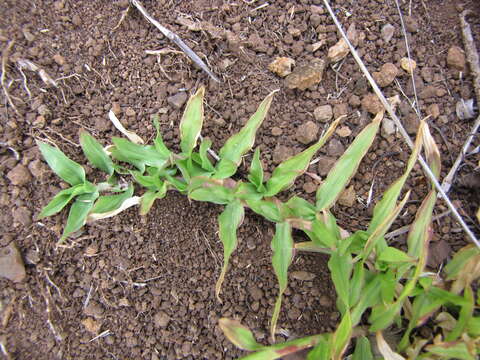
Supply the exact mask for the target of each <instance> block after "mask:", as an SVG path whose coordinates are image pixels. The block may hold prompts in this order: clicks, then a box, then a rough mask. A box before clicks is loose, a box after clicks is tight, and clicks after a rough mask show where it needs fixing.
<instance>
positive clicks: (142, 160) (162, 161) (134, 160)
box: [112, 137, 169, 172]
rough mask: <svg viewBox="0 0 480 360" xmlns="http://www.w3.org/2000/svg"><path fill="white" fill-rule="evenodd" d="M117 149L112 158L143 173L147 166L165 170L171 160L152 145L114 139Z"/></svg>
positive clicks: (113, 150) (115, 148)
mask: <svg viewBox="0 0 480 360" xmlns="http://www.w3.org/2000/svg"><path fill="white" fill-rule="evenodd" d="M112 142H113V144H114V145H115V147H114V148H113V149H112V156H113V157H114V158H116V159H117V160H119V161H125V162H127V163H129V164H132V165H134V166H135V167H137V168H138V169H139V170H140V171H141V172H143V171H144V169H145V165H149V166H154V167H157V168H164V167H165V166H167V165H168V163H169V158H166V157H165V156H164V155H162V154H160V153H159V152H158V151H157V150H156V149H155V147H154V146H152V145H138V144H135V143H133V142H130V141H128V140H127V139H122V138H117V137H113V138H112Z"/></svg>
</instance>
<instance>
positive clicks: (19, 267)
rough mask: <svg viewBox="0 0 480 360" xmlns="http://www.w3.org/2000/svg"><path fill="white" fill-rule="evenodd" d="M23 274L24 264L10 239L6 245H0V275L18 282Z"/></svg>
mask: <svg viewBox="0 0 480 360" xmlns="http://www.w3.org/2000/svg"><path fill="white" fill-rule="evenodd" d="M25 276H26V273H25V266H24V265H23V260H22V257H21V255H20V252H19V251H18V249H17V247H16V246H15V243H14V242H13V241H12V242H10V243H9V244H8V245H7V246H5V247H0V277H3V278H6V279H8V280H11V281H13V282H20V281H23V279H25Z"/></svg>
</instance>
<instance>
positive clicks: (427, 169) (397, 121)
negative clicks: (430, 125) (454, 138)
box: [323, 0, 480, 248]
mask: <svg viewBox="0 0 480 360" xmlns="http://www.w3.org/2000/svg"><path fill="white" fill-rule="evenodd" d="M323 2H324V4H325V7H326V8H327V10H328V12H329V13H330V16H331V17H332V19H333V22H334V23H335V25H336V26H337V28H338V30H339V32H340V34H341V35H342V37H343V39H344V40H345V42H346V43H347V45H348V47H349V49H350V52H351V53H352V55H353V57H354V59H355V61H356V62H357V64H358V66H359V67H360V69H361V70H362V72H363V74H364V75H365V77H366V78H367V80H368V81H369V83H370V85H371V86H372V88H373V90H374V92H375V94H376V95H377V96H378V98H379V100H380V101H381V103H382V105H383V106H384V107H385V109H386V110H387V112H388V113H389V115H390V117H391V118H392V120H393V121H394V122H395V125H397V128H398V130H399V132H400V134H401V135H402V136H403V138H404V139H405V142H406V143H407V145H408V146H409V147H410V149H413V142H412V139H410V136H409V135H408V133H407V131H406V130H405V128H404V127H403V125H402V123H401V121H400V119H399V118H398V116H397V115H396V114H395V111H393V109H392V106H391V105H390V104H389V103H388V101H387V99H386V98H385V96H384V95H383V93H382V91H381V90H380V88H379V87H378V85H377V83H376V82H375V80H374V79H373V78H372V75H371V74H370V72H369V71H368V69H367V68H366V66H365V64H364V63H363V61H362V59H361V58H360V56H359V55H358V52H357V51H356V50H355V48H354V47H353V45H352V44H351V42H350V40H349V39H348V37H347V35H346V34H345V31H344V30H343V28H342V25H341V24H340V22H339V21H338V19H337V17H336V16H335V13H334V12H333V10H332V8H331V7H330V4H329V2H328V0H323ZM418 162H419V163H420V165H421V166H422V168H423V171H424V172H425V174H426V175H427V177H428V178H429V179H430V181H431V182H432V183H433V185H434V186H435V188H436V189H437V191H438V192H439V194H440V196H441V197H442V198H443V199H444V200H445V203H446V204H447V206H448V208H449V209H450V210H451V211H452V213H453V215H454V216H455V218H456V219H457V221H458V222H459V224H460V225H461V226H462V228H463V229H464V231H465V233H466V234H467V235H468V237H469V238H470V239H471V240H472V241H473V242H474V243H475V245H476V246H477V247H478V248H480V242H479V241H478V240H477V238H476V237H475V235H474V234H473V232H472V231H471V230H470V228H469V227H468V226H467V224H466V223H465V221H463V219H462V217H461V216H460V214H459V213H458V211H457V209H456V208H455V206H454V205H453V204H452V202H451V201H450V199H449V198H448V196H447V194H445V192H444V191H443V189H442V186H441V185H440V183H439V182H438V179H437V178H436V176H435V175H434V174H433V172H432V170H431V169H430V167H429V166H428V164H427V163H426V161H425V159H424V158H423V156H419V157H418Z"/></svg>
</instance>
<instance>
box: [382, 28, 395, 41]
mask: <svg viewBox="0 0 480 360" xmlns="http://www.w3.org/2000/svg"><path fill="white" fill-rule="evenodd" d="M394 33H395V27H394V26H393V25H391V24H385V25H383V27H382V30H381V34H382V38H383V41H385V42H386V43H389V42H390V40H392V38H393V34H394Z"/></svg>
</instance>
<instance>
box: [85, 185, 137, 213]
mask: <svg viewBox="0 0 480 360" xmlns="http://www.w3.org/2000/svg"><path fill="white" fill-rule="evenodd" d="M132 195H133V185H132V184H130V185H129V186H128V189H126V190H125V191H124V192H122V193H121V194H115V195H104V196H100V197H99V198H98V199H97V201H96V202H95V205H94V206H93V209H92V211H91V213H97V214H104V213H108V212H110V211H115V210H117V209H118V208H120V206H122V204H123V202H124V201H125V200H127V199H128V198H130V197H132Z"/></svg>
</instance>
